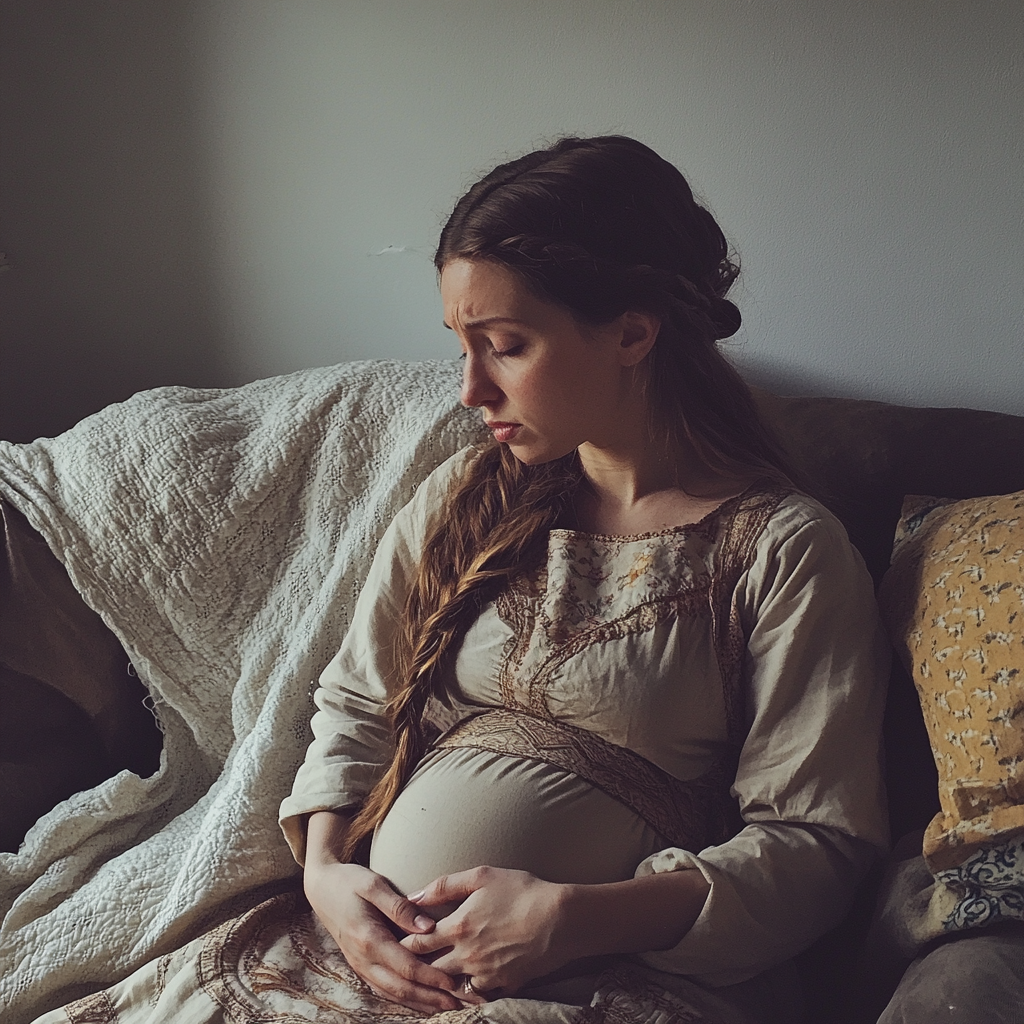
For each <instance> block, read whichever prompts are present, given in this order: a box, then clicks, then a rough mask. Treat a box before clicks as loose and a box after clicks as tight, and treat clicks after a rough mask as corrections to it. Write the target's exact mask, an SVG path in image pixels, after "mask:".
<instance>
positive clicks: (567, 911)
mask: <svg viewBox="0 0 1024 1024" xmlns="http://www.w3.org/2000/svg"><path fill="white" fill-rule="evenodd" d="M710 888H711V887H710V885H709V884H708V882H707V881H706V880H705V878H704V876H703V875H702V874H701V872H699V871H696V870H685V871H671V872H666V873H664V874H654V875H646V876H644V877H642V878H630V879H627V880H625V881H621V882H608V883H604V884H598V885H561V884H555V883H553V882H545V881H542V880H541V879H539V878H537V877H536V876H535V875H531V874H529V873H528V872H526V871H513V870H510V869H507V868H493V867H478V868H473V869H472V870H470V871H461V872H459V873H457V874H452V875H446V876H443V877H441V878H438V879H435V880H434V881H433V882H431V883H430V885H428V886H427V888H426V889H425V890H424V891H423V892H422V893H412V894H410V900H411V902H413V903H415V904H416V905H417V906H420V907H423V908H424V909H429V908H435V907H441V908H444V906H445V904H448V905H451V904H453V903H458V904H459V905H458V907H457V909H455V910H453V911H452V912H451V913H450V914H449V915H448V916H447V917H443V918H442V919H441V920H439V921H438V923H437V925H436V926H435V927H434V929H433V931H430V932H427V933H422V932H421V933H419V934H409V935H407V936H406V937H405V938H403V939H402V942H401V945H403V946H404V947H405V948H406V949H407V950H409V951H411V952H413V953H416V954H417V955H418V956H429V955H434V958H433V960H432V963H433V965H434V966H435V967H438V968H440V969H441V970H443V971H445V972H446V973H447V974H450V975H453V976H456V975H463V976H464V977H465V979H468V981H469V982H470V983H471V986H472V987H471V988H468V989H467V988H463V989H462V990H461V991H460V993H459V995H460V998H464V999H466V1000H467V1001H468V999H469V996H471V995H472V994H474V992H475V993H485V994H486V995H488V996H490V997H492V998H493V997H495V996H498V995H511V994H512V993H513V992H515V991H516V990H517V989H519V988H520V987H521V986H522V985H524V984H526V983H527V982H528V981H532V980H533V979H534V978H540V977H543V976H544V975H546V974H550V973H551V972H553V971H556V970H558V969H559V968H560V967H563V966H565V965H566V964H568V963H571V962H572V961H574V960H579V959H582V958H584V957H592V956H603V955H606V954H625V953H642V952H648V951H650V950H655V949H668V948H670V947H672V946H674V945H675V944H676V943H677V942H679V941H680V939H682V938H683V936H684V935H685V934H686V933H687V932H688V931H689V930H690V928H691V927H692V926H693V924H694V922H695V921H696V920H697V918H698V917H699V916H700V913H701V910H702V909H703V907H704V902H705V900H706V899H707V896H708V893H709V891H710ZM460 901H461V902H460ZM442 912H443V911H442ZM436 954H440V955H436Z"/></svg>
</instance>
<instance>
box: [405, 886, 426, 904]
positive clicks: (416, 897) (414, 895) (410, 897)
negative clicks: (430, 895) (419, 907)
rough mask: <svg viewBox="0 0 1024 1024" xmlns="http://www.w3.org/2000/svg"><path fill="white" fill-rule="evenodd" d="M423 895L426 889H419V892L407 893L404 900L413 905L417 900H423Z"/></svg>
mask: <svg viewBox="0 0 1024 1024" xmlns="http://www.w3.org/2000/svg"><path fill="white" fill-rule="evenodd" d="M425 893H426V889H420V891H419V892H411V893H409V895H408V896H406V897H405V898H406V899H407V900H408V901H409V902H410V903H415V902H416V901H417V900H421V899H423V897H424V895H425Z"/></svg>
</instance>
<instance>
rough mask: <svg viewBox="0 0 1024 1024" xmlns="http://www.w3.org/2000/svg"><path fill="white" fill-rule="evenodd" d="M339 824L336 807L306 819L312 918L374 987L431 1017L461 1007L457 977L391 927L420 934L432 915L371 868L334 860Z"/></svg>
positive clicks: (429, 924)
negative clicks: (422, 954) (402, 940)
mask: <svg viewBox="0 0 1024 1024" xmlns="http://www.w3.org/2000/svg"><path fill="white" fill-rule="evenodd" d="M318 818H319V819H320V821H319V822H317V821H316V819H318ZM331 818H334V819H339V820H337V821H331V820H329V819H331ZM344 823H345V822H344V819H343V818H341V817H340V816H339V815H335V814H333V812H319V813H318V814H315V815H312V816H311V818H310V822H309V829H308V833H307V853H306V864H305V869H304V874H303V887H304V889H305V892H306V898H307V899H308V900H309V902H310V904H311V905H312V907H313V910H314V912H315V913H316V915H317V917H318V918H320V920H321V921H322V922H323V925H324V927H325V928H326V929H327V930H328V931H329V932H330V933H331V936H332V937H333V939H334V941H335V942H337V943H338V946H339V947H340V949H341V951H342V953H343V954H344V955H345V959H346V960H347V961H348V963H349V966H350V967H351V968H352V970H354V971H355V972H356V974H358V975H359V977H360V978H362V979H363V981H365V982H366V983H367V984H368V985H369V986H370V987H371V988H372V989H373V990H374V991H375V992H377V993H379V994H380V995H382V996H384V997H385V998H386V999H390V1000H392V1001H393V1002H396V1003H401V1004H402V1005H403V1006H408V1007H410V1008H411V1009H413V1010H418V1011H419V1012H420V1013H424V1014H428V1015H429V1014H432V1013H437V1012H438V1011H440V1010H457V1009H459V1008H460V1007H462V1005H463V1002H460V1001H459V1000H458V999H456V998H455V996H453V995H452V990H453V989H456V988H457V983H456V982H455V981H453V980H452V978H451V977H450V976H449V975H447V974H445V973H444V971H442V970H439V969H438V968H436V967H432V966H431V965H429V964H427V963H424V962H423V961H422V960H420V959H418V958H417V957H416V956H414V955H413V954H412V953H411V952H409V951H408V950H407V949H404V948H403V947H402V945H401V944H400V943H399V941H398V940H397V939H396V938H395V935H394V932H393V928H392V925H397V926H398V928H400V929H401V930H402V931H404V932H408V933H411V934H422V933H424V932H429V931H430V930H431V929H433V927H434V922H433V920H431V918H429V917H428V916H427V915H426V914H424V913H423V912H422V911H421V910H420V909H419V908H418V907H417V906H416V905H415V904H413V903H410V902H409V900H407V899H405V898H404V897H403V896H401V895H400V894H399V893H397V892H395V890H394V889H393V888H392V887H391V886H390V885H389V884H388V882H387V880H386V879H384V878H382V877H381V876H380V875H378V874H375V873H374V872H373V871H370V870H369V868H364V867H362V866H361V865H359V864H345V863H341V862H340V861H339V860H338V859H337V857H336V855H335V853H334V851H335V850H337V849H338V848H339V846H340V843H339V840H338V836H339V835H343V834H344V827H343V825H344Z"/></svg>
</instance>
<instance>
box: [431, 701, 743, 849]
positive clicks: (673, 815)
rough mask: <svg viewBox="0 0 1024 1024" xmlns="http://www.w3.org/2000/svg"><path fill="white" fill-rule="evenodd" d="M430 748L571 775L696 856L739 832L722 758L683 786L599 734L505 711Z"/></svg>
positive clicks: (730, 772) (729, 767) (728, 769)
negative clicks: (532, 763)
mask: <svg viewBox="0 0 1024 1024" xmlns="http://www.w3.org/2000/svg"><path fill="white" fill-rule="evenodd" d="M435 746H436V747H437V748H440V749H451V748H455V747H472V748H476V749H479V750H489V751H491V752H492V753H495V754H511V755H514V756H517V757H529V758H533V759H535V760H538V761H543V762H545V763H546V764H550V765H553V766H554V767H556V768H561V769H562V770H563V771H569V772H572V773H573V774H574V775H578V776H579V777H580V778H582V779H585V780H586V781H587V782H589V783H590V784H591V785H592V786H595V787H597V788H598V789H600V790H602V791H603V792H605V793H607V794H608V795H609V796H610V797H613V798H614V799H616V800H618V801H619V802H620V803H622V804H625V805H626V806H627V807H628V808H629V809H630V810H631V811H633V812H634V813H635V814H637V815H638V816H639V817H641V818H643V819H644V821H646V822H647V824H648V825H650V826H651V828H653V829H654V830H655V831H656V832H658V833H659V834H660V835H662V836H663V837H664V838H665V839H666V840H668V842H670V843H671V844H672V845H673V846H679V847H682V848H683V849H687V850H690V851H691V852H694V853H696V852H698V851H700V850H702V849H704V848H705V847H707V846H713V845H716V844H718V843H723V842H725V841H726V840H727V839H729V838H730V837H732V836H733V835H735V834H736V832H737V831H738V830H739V828H740V827H742V821H740V818H739V812H738V810H737V808H736V804H735V801H733V800H732V798H731V797H730V796H729V786H730V785H731V784H732V781H733V778H734V776H735V765H734V764H730V763H728V762H726V761H724V760H723V761H720V762H717V763H716V764H714V765H712V767H711V768H710V769H708V771H706V772H705V773H704V774H703V775H701V776H700V777H699V778H697V779H692V780H691V781H689V782H683V781H681V780H680V779H677V778H675V777H673V776H672V775H669V774H668V772H666V771H664V770H663V769H661V768H659V767H658V766H657V765H656V764H654V763H652V762H651V761H648V760H647V758H645V757H642V756H641V755H640V754H637V753H635V752H634V751H632V750H628V749H626V748H625V747H620V746H617V745H615V744H614V743H609V742H608V741H607V740H604V739H602V738H601V737H600V736H598V735H597V734H596V733H592V732H588V731H587V730H586V729H578V728H576V726H572V725H568V724H566V723H565V722H559V721H555V720H553V719H550V718H538V717H535V716H533V715H526V714H523V713H522V712H519V711H513V710H510V709H496V710H494V711H485V712H483V713H482V714H479V715H474V716H473V717H472V718H468V719H466V720H465V721H463V722H461V723H460V724H459V725H457V726H455V727H454V728H453V729H452V730H451V731H450V732H448V733H447V734H445V735H444V736H442V737H441V739H440V740H438V742H437V743H436V744H435Z"/></svg>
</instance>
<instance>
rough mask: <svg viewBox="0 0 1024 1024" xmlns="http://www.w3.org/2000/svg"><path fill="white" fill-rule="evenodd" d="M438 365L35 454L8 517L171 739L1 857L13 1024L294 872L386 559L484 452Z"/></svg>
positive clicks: (446, 368)
mask: <svg viewBox="0 0 1024 1024" xmlns="http://www.w3.org/2000/svg"><path fill="white" fill-rule="evenodd" d="M457 386H458V369H457V366H456V365H455V364H452V363H449V362H438V363H398V362H370V363H350V364H346V365H342V366H337V367H331V368H327V369H320V370H307V371H303V372H301V373H296V374H292V375H290V376H286V377H279V378H275V379H272V380H265V381H257V382H256V383H254V384H249V385H246V386H245V387H241V388H236V389H229V390H203V391H195V390H190V389H186V388H161V389H158V390H156V391H149V392H144V393H142V394H139V395H136V396H135V397H134V398H132V399H130V400H129V401H127V402H124V403H122V404H120V405H115V406H111V407H110V408H108V409H105V410H103V411H102V412H100V413H97V414H96V415H95V416H92V417H90V418H89V419H87V420H85V421H83V422H82V423H80V424H79V425H78V426H76V427H74V428H73V429H72V430H70V431H68V432H67V433H66V434H63V435H61V436H60V437H57V438H54V439H41V440H38V441H35V442H34V443H32V444H28V445H14V444H9V443H7V442H0V497H3V498H4V499H6V500H7V501H8V502H10V503H11V504H12V505H14V506H15V507H16V508H18V509H19V510H20V511H21V512H22V513H23V514H24V515H25V516H26V517H27V518H28V520H29V522H30V523H31V524H32V526H33V527H35V529H37V530H38V531H39V532H40V533H41V534H42V536H43V537H44V538H45V539H46V541H47V543H48V544H49V545H50V547H51V549H52V550H53V551H54V553H55V554H56V555H57V556H58V557H59V558H60V560H61V561H62V562H63V563H64V565H65V567H66V568H67V570H68V573H69V575H70V577H71V579H72V581H73V583H74V584H75V586H76V587H77V588H78V590H79V591H80V592H81V594H82V595H83V597H84V598H85V600H86V602H87V603H88V604H89V605H90V606H91V607H93V608H94V609H96V611H98V612H99V613H100V615H101V616H102V617H103V619H104V621H105V622H106V623H107V625H108V626H109V627H110V628H111V629H112V630H113V631H114V633H115V634H116V635H117V636H118V638H119V639H120V640H121V642H122V644H123V645H124V647H125V649H126V650H127V652H128V654H129V657H130V658H131V660H132V663H133V665H134V666H135V669H136V670H137V672H138V673H139V676H140V677H141V678H142V679H143V680H144V681H145V683H146V684H147V686H148V687H149V689H150V692H151V694H152V700H153V703H154V706H155V709H156V712H157V715H158V717H159V721H160V724H161V728H162V729H163V731H164V737H165V745H164V752H163V756H162V759H161V767H160V770H159V771H158V772H157V773H156V775H154V776H152V777H151V778H148V779H140V778H139V777H138V776H135V775H132V774H131V773H129V772H122V773H121V774H120V775H118V776H116V777H114V778H112V779H109V780H107V781H106V782H105V783H103V784H102V785H100V786H98V787H96V788H95V789H92V790H88V791H86V792H83V793H78V794H76V795H75V796H73V797H72V798H70V799H69V800H66V801H65V802H64V803H62V804H60V805H58V806H57V807H56V808H55V809H54V810H53V811H51V812H50V813H49V814H47V815H46V816H44V817H43V818H42V819H40V821H39V822H37V823H36V825H35V826H33V828H32V829H31V830H30V832H29V834H28V836H27V837H26V839H25V842H24V844H23V846H22V848H21V850H20V851H19V852H18V853H17V854H8V853H0V914H2V915H3V923H2V925H0V965H2V966H0V1006H3V1007H4V1017H3V1019H4V1021H5V1024H22V1022H25V1021H29V1020H31V1019H32V1018H33V1017H35V1016H36V1015H38V1014H39V1013H42V1012H43V1011H44V1010H46V1009H48V1008H50V1007H52V1006H55V1005H58V1004H60V1003H63V1002H65V1001H67V1000H69V999H72V998H75V997H77V996H80V995H83V994H85V993H86V992H88V991H91V990H93V989H95V988H98V987H101V986H105V985H108V984H111V983H113V982H115V981H117V980H119V979H120V978H122V977H124V976H125V975H127V974H128V973H129V972H130V971H132V970H133V969H134V968H136V967H138V966H139V965H140V964H141V963H143V962H145V961H146V960H149V959H150V958H152V957H153V956H155V955H157V954H160V953H164V952H167V951H169V950H172V949H174V948H175V947H177V946H179V945H180V944H182V943H183V942H185V941H187V940H190V939H192V938H193V937H194V936H196V935H198V934H199V933H200V932H202V931H203V930H204V927H205V926H207V925H208V924H209V923H210V922H211V921H213V920H216V918H217V917H218V916H219V915H220V914H223V913H225V912H226V911H227V909H228V908H237V907H238V906H239V905H240V901H244V899H246V898H247V897H246V895H245V894H247V893H248V894H251V893H252V891H253V890H254V889H257V888H258V887H265V886H267V885H268V884H269V883H273V882H274V881H275V880H279V879H283V878H287V877H289V876H291V875H293V874H294V873H295V872H296V870H297V869H296V867H295V864H294V863H293V861H292V859H291V857H290V855H289V853H288V849H287V847H286V846H285V843H284V840H283V839H282V837H281V834H280V832H279V830H278V828H277V824H276V815H277V806H278V803H279V802H280V800H281V799H282V798H283V797H284V796H285V795H286V793H287V792H288V790H289V787H290V785H291V780H292V776H293V775H294V772H295V769H296V768H297V766H298V764H299V762H300V760H301V758H302V756H303V753H304V750H305V746H306V744H307V742H308V739H309V734H308V720H309V716H310V713H311V705H310V701H309V699H308V694H309V691H310V687H311V684H312V683H313V681H315V679H316V677H317V676H318V674H319V672H320V670H321V669H322V668H323V666H324V665H325V664H326V663H327V661H328V660H329V659H330V658H331V656H332V655H333V654H334V652H335V650H336V648H337V647H338V645H339V643H340V641H341V637H342V635H343V633H344V631H345V628H346V626H347V623H348V615H349V612H350V611H351V609H352V606H353V604H354V601H355V598H356V596H357V594H358V592H359V588H360V586H361V583H362V581H363V579H364V577H365V575H366V572H367V570H368V569H369V562H370V559H371V557H372V554H373V551H374V548H375V547H376V542H377V540H378V539H379V537H380V535H381V534H382V533H383V531H384V529H385V527H386V526H387V524H388V522H389V521H390V520H391V518H392V516H393V515H394V514H395V512H396V511H397V510H398V509H399V508H400V507H401V506H402V505H403V504H404V503H405V502H406V501H407V500H408V499H409V497H410V496H411V494H412V492H413V490H414V488H415V486H416V485H417V484H418V483H419V481H420V480H422V479H423V478H424V477H425V476H426V475H427V474H428V473H429V472H430V471H431V470H432V469H433V468H434V467H435V466H437V465H438V464H439V463H440V462H441V461H443V460H444V459H445V458H447V457H448V456H449V455H450V454H451V453H452V452H454V451H456V450H457V449H458V448H459V447H461V446H463V445H465V444H467V443H469V442H471V441H474V440H480V439H482V433H481V429H482V428H481V426H480V423H479V418H478V416H477V415H475V414H471V413H469V412H467V411H466V410H463V409H461V408H460V407H459V406H458V403H457V401H456V392H457Z"/></svg>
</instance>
